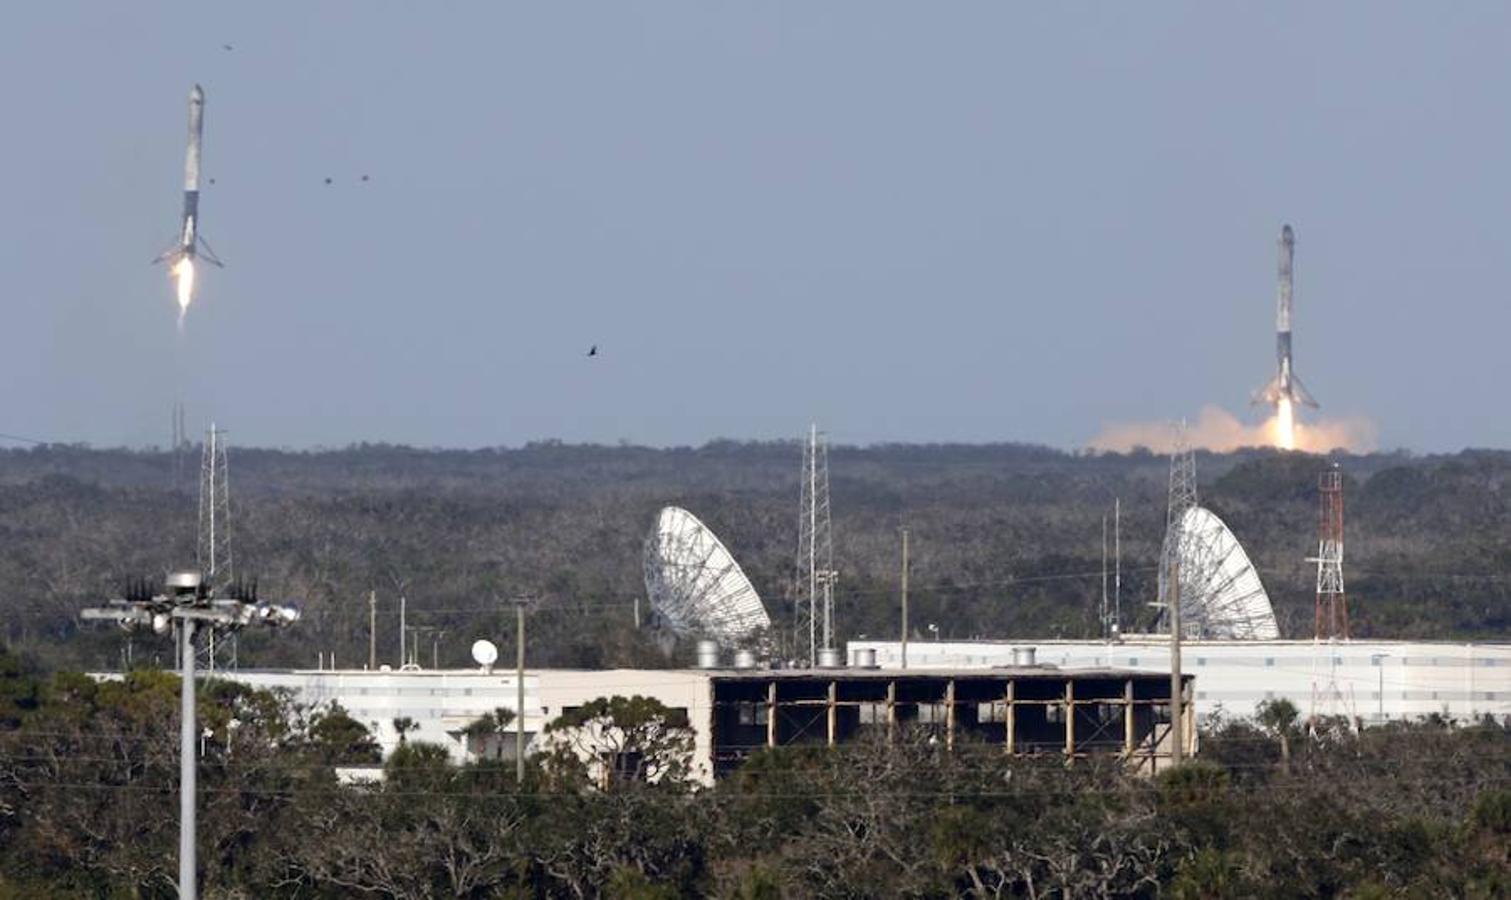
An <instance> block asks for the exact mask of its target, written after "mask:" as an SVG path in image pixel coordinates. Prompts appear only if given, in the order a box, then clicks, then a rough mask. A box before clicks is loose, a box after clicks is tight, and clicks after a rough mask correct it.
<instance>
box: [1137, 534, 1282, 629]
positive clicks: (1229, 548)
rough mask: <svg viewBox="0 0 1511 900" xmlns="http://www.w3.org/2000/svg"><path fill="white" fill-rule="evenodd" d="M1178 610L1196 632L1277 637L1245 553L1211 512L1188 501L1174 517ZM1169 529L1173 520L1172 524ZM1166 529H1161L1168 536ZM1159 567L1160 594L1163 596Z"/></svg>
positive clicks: (1261, 586)
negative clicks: (1176, 534) (1177, 527)
mask: <svg viewBox="0 0 1511 900" xmlns="http://www.w3.org/2000/svg"><path fill="white" fill-rule="evenodd" d="M1175 524H1178V525H1179V527H1180V531H1179V546H1178V547H1177V548H1176V552H1177V554H1178V555H1177V557H1176V558H1177V559H1178V560H1179V562H1180V614H1181V619H1182V621H1183V622H1186V623H1190V624H1191V626H1192V627H1193V629H1194V630H1197V631H1198V633H1200V635H1201V636H1202V637H1207V638H1218V639H1227V640H1240V641H1273V640H1278V639H1279V638H1280V628H1279V626H1278V625H1276V623H1275V610H1274V608H1273V607H1272V606H1271V605H1270V596H1269V594H1267V593H1265V590H1264V584H1263V583H1262V582H1260V580H1259V573H1258V572H1257V571H1255V569H1254V564H1253V563H1252V562H1250V561H1249V555H1248V554H1247V553H1245V552H1244V550H1243V547H1242V546H1241V545H1240V544H1239V543H1238V538H1236V537H1234V536H1233V532H1232V531H1230V530H1228V526H1227V525H1225V524H1223V521H1222V519H1219V518H1218V517H1217V515H1216V514H1215V513H1213V512H1212V511H1211V510H1209V509H1204V508H1203V507H1200V506H1192V507H1189V508H1188V509H1187V510H1186V511H1185V512H1184V513H1182V514H1181V518H1180V521H1179V522H1178V523H1175ZM1171 528H1172V531H1173V530H1174V528H1175V525H1174V524H1173V525H1172V527H1171ZM1170 539H1171V535H1169V534H1167V535H1166V536H1165V540H1166V541H1167V542H1168V541H1169V540H1170ZM1164 580H1165V573H1164V572H1163V571H1161V573H1160V596H1162V597H1163V596H1165V586H1164Z"/></svg>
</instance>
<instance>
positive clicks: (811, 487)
mask: <svg viewBox="0 0 1511 900" xmlns="http://www.w3.org/2000/svg"><path fill="white" fill-rule="evenodd" d="M837 574H838V573H836V572H834V543H833V537H832V528H831V523H830V519H829V442H828V440H827V439H826V438H825V436H824V435H823V434H822V433H821V432H820V431H819V430H818V426H817V425H810V426H809V427H808V440H807V441H805V442H804V444H803V473H802V488H801V489H800V491H799V504H798V543H797V579H796V580H797V585H798V589H797V591H796V594H797V609H796V613H797V615H796V624H797V633H796V635H795V637H796V645H797V650H798V653H799V654H800V655H801V654H802V653H803V648H804V645H805V644H806V647H807V657H806V658H807V661H808V663H809V664H810V665H812V664H813V663H815V662H816V661H817V660H818V651H819V645H820V638H821V637H822V643H823V646H824V648H825V649H827V648H828V647H829V645H830V642H831V641H832V640H833V636H834V635H833V600H832V598H833V593H832V591H831V590H830V589H829V587H828V585H830V584H832V579H833V578H834V577H835V576H836V575H837ZM820 627H822V629H823V633H822V635H820V631H819V629H820Z"/></svg>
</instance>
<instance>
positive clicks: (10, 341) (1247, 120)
mask: <svg viewBox="0 0 1511 900" xmlns="http://www.w3.org/2000/svg"><path fill="white" fill-rule="evenodd" d="M225 43H229V44H231V45H233V47H234V49H233V50H230V51H226V50H224V49H222V44H225ZM1508 48H1511V6H1508V5H1507V4H1504V3H1493V4H1431V3H1412V4H1401V5H1396V4H1386V3H1377V2H1370V3H1356V4H1343V3H1304V4H1294V5H1290V4H1278V3H1264V4H1243V5H1241V6H1240V5H1239V4H1227V3H1190V4H1153V3H1107V4H1075V5H1068V4H1009V3H982V4H972V3H958V4H921V3H908V4H891V3H880V2H874V0H867V2H857V3H812V2H802V3H791V4H778V3H758V4H754V3H752V4H738V5H736V4H725V3H709V2H688V3H671V2H654V3H618V2H615V3H600V4H566V3H541V4H533V5H530V6H521V5H504V4H497V3H487V4H482V3H478V4H461V3H444V4H442V3H437V4H416V3H388V4H378V3H365V2H364V3H356V2H352V3H323V4H317V3H305V2H300V3H282V4H278V3H256V4H252V3H244V4H235V5H234V6H231V5H225V4H207V3H193V4H189V3H185V4H171V5H170V4H151V5H150V6H149V5H148V4H134V3H133V4H124V3H95V4H88V5H75V4H71V3H63V2H47V3H25V4H22V3H17V4H11V5H9V6H7V8H6V12H5V27H4V28H3V30H0V99H3V109H4V114H5V128H4V130H3V132H0V134H3V139H0V276H3V279H4V281H3V288H4V299H3V304H4V305H3V309H4V325H3V328H0V334H3V335H4V344H3V354H0V385H3V387H0V432H8V433H19V434H23V435H26V434H33V435H38V436H42V437H48V438H61V439H78V440H87V441H91V442H94V443H96V444H115V443H127V444H149V443H166V442H167V440H168V437H169V410H170V407H171V405H172V403H173V400H174V398H175V396H178V395H182V396H183V397H184V399H185V402H186V405H187V408H188V411H189V418H190V425H191V428H195V429H198V428H200V427H201V426H202V425H203V424H204V423H205V421H207V419H208V418H209V417H210V416H211V415H214V416H215V417H216V418H217V419H218V420H219V421H220V422H221V423H222V424H223V425H225V426H227V427H229V428H231V429H232V430H233V432H234V438H233V439H234V441H235V442H236V443H241V444H262V445H290V446H310V445H321V444H326V445H328V444H344V443H346V442H349V441H357V440H383V441H401V442H408V443H414V444H420V445H453V446H479V445H488V444H500V443H502V444H519V443H523V442H525V441H527V440H533V439H539V438H548V437H556V438H562V439H565V440H569V441H602V442H612V441H617V440H620V439H627V440H630V441H634V442H644V443H651V444H673V443H702V442H703V441H705V440H708V439H711V438H715V437H720V436H728V437H736V438H769V437H788V436H794V435H796V434H797V433H798V432H799V431H800V430H801V429H803V428H804V426H805V423H806V422H807V421H808V420H809V419H810V418H816V419H818V420H819V421H820V422H821V423H823V424H824V425H825V426H827V427H828V428H829V430H830V431H831V432H832V433H833V434H834V436H835V438H836V439H837V440H840V441H844V442H870V441H879V440H905V441H936V440H966V441H988V440H991V441H996V440H1018V441H1035V442H1046V443H1050V444H1055V445H1060V446H1078V445H1080V444H1082V443H1084V442H1085V441H1086V440H1087V439H1088V438H1090V437H1091V436H1092V435H1093V434H1095V433H1096V432H1097V431H1098V430H1099V429H1100V427H1101V426H1102V424H1103V423H1104V422H1106V421H1110V420H1141V419H1158V418H1168V417H1178V416H1182V415H1194V414H1195V413H1196V412H1197V411H1198V409H1199V408H1200V407H1201V406H1202V405H1203V404H1207V403H1216V404H1220V405H1223V406H1225V407H1227V408H1229V409H1232V410H1234V411H1238V412H1242V413H1243V414H1244V415H1251V413H1249V411H1247V410H1246V409H1245V408H1244V407H1245V404H1246V402H1247V398H1248V395H1249V392H1250V391H1251V390H1252V389H1254V388H1256V387H1258V386H1259V385H1260V384H1262V383H1263V382H1264V381H1265V380H1266V379H1267V378H1268V377H1269V376H1270V375H1271V374H1272V371H1273V366H1274V363H1273V321H1274V269H1275V260H1274V255H1275V236H1276V233H1277V231H1278V230H1279V227H1280V225H1281V223H1282V222H1283V221H1290V222H1292V223H1294V225H1295V228H1296V233H1297V240H1298V250H1297V309H1296V338H1295V340H1296V354H1297V358H1296V366H1297V371H1298V372H1299V373H1300V374H1301V376H1302V377H1303V378H1304V379H1305V380H1306V382H1307V384H1308V386H1309V387H1310V388H1311V390H1312V392H1313V393H1314V394H1315V395H1316V396H1317V397H1318V398H1319V399H1320V400H1321V402H1322V403H1323V405H1324V407H1325V408H1326V411H1327V412H1329V413H1332V414H1338V415H1364V416H1368V417H1370V418H1373V419H1374V420H1375V421H1376V422H1378V424H1379V428H1380V438H1381V444H1382V445H1384V446H1386V447H1396V446H1405V447H1409V448H1413V449H1417V450H1441V449H1457V448H1460V447H1463V446H1466V445H1470V446H1499V447H1506V446H1511V414H1508V410H1511V401H1508V400H1507V398H1506V394H1507V390H1508V388H1511V352H1508V347H1511V304H1508V302H1507V301H1508V296H1511V253H1508V229H1507V224H1508V215H1511V174H1508V168H1511V112H1508V110H1511V106H1508V100H1507V92H1508V90H1511V52H1508ZM196 81H197V82H200V83H202V84H203V85H204V87H205V90H206V92H207V95H208V104H207V111H206V134H205V144H206V146H205V175H206V176H207V177H213V178H215V179H216V184H215V185H214V186H208V185H207V186H206V189H205V193H204V196H203V199H202V202H201V211H202V226H201V227H202V230H203V233H204V234H205V235H206V236H207V237H208V238H209V240H210V242H211V244H212V245H213V246H214V248H215V250H216V251H217V252H218V253H219V254H220V256H222V257H223V258H224V259H225V260H226V262H227V268H226V269H225V270H223V271H211V272H209V273H208V274H206V275H205V276H204V277H203V279H202V281H201V290H200V292H199V296H198V299H197V301H196V307H195V308H194V309H193V310H192V311H191V312H190V315H189V321H188V333H187V340H185V341H183V342H180V339H179V338H178V336H177V334H176V330H175V326H174V317H175V307H174V302H173V298H172V292H171V289H170V287H169V285H168V283H167V279H166V274H165V272H164V271H163V270H162V268H161V267H150V266H149V265H148V262H149V261H150V260H151V259H152V258H153V256H154V255H155V254H157V253H158V252H159V251H160V250H161V249H162V248H163V247H164V246H165V245H167V244H168V243H170V242H171V240H172V238H173V236H174V234H175V232H176V229H177V217H178V211H179V204H180V189H181V179H182V168H183V151H184V130H185V124H184V118H185V97H186V94H187V92H188V90H189V88H190V86H191V85H192V84H193V83H194V82H196ZM362 174H369V175H370V176H371V178H372V180H371V181H370V182H369V183H367V184H362V183H360V182H359V181H358V178H359V177H360V176H361V175H362ZM328 176H329V177H331V178H334V179H335V184H334V185H332V186H330V187H327V186H325V185H324V183H323V181H324V179H325V178H326V177H328ZM594 343H596V344H598V345H600V347H601V348H602V349H601V353H602V355H601V356H600V357H599V358H597V359H594V360H588V359H586V358H585V357H584V353H585V351H586V350H587V348H588V346H589V345H590V344H594Z"/></svg>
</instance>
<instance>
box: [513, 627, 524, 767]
mask: <svg viewBox="0 0 1511 900" xmlns="http://www.w3.org/2000/svg"><path fill="white" fill-rule="evenodd" d="M514 613H515V617H516V618H515V625H514V628H515V633H514V683H515V687H516V688H517V689H518V697H517V702H516V703H515V709H514V783H515V784H524V783H525V599H524V598H523V597H519V598H516V599H515V601H514Z"/></svg>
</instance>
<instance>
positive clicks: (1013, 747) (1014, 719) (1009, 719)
mask: <svg viewBox="0 0 1511 900" xmlns="http://www.w3.org/2000/svg"><path fill="white" fill-rule="evenodd" d="M1015 687H1016V682H1012V681H1009V682H1008V683H1007V695H1006V696H1005V697H1004V698H1003V702H1004V703H1005V704H1006V706H1005V707H1004V709H1003V722H1004V724H1005V725H1006V726H1007V741H1006V746H1007V752H1008V753H1016V752H1018V705H1017V704H1016V703H1014V702H1013V696H1014V694H1015V693H1016V691H1015V690H1014V688H1015Z"/></svg>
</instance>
